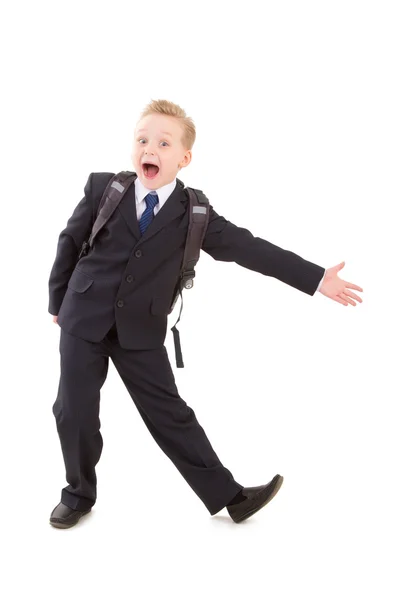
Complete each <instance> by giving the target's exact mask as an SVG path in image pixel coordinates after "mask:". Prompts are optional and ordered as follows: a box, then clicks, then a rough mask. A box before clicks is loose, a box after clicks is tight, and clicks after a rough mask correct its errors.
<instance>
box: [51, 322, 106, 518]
mask: <svg viewBox="0 0 400 600" xmlns="http://www.w3.org/2000/svg"><path fill="white" fill-rule="evenodd" d="M108 362H109V358H108V356H107V352H106V349H105V346H104V344H103V343H102V342H100V343H98V344H96V343H93V342H87V341H85V340H82V339H80V338H77V337H75V336H72V335H70V334H68V333H66V332H65V331H63V330H62V329H61V330H60V367H61V373H60V382H59V387H58V394H57V399H56V401H55V402H54V404H53V407H52V410H53V414H54V417H55V419H56V425H57V431H58V435H59V438H60V444H61V450H62V454H63V458H64V464H65V471H66V480H67V482H68V484H69V485H67V486H66V487H65V488H63V489H62V492H61V501H62V502H63V503H64V504H66V505H67V506H69V507H70V508H74V509H76V510H87V509H88V508H91V507H92V506H93V505H94V503H95V501H96V496H97V478H96V471H95V465H96V464H97V462H98V461H99V459H100V455H101V451H102V448H103V439H102V436H101V433H100V418H99V411H100V388H101V387H102V385H103V384H104V382H105V380H106V377H107V371H108Z"/></svg>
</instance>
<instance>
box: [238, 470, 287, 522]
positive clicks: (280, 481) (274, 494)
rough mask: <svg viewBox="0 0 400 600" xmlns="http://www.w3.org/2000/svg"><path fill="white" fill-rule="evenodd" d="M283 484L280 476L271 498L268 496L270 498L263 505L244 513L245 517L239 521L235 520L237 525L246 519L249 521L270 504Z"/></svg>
mask: <svg viewBox="0 0 400 600" xmlns="http://www.w3.org/2000/svg"><path fill="white" fill-rule="evenodd" d="M282 483H283V477H282V475H280V476H279V479H277V481H276V484H275V487H274V490H273V492H272V493H271V495H270V496H268V498H267V499H266V500H265V502H263V503H262V504H260V506H255V507H254V508H252V509H251V510H249V511H248V512H247V513H244V515H242V516H241V517H240V518H239V519H237V520H235V523H241V522H242V521H244V520H245V519H248V518H249V517H251V516H252V515H254V513H256V512H257V511H259V510H260V509H261V508H263V507H264V506H266V505H267V504H268V502H271V500H272V498H274V497H275V496H276V494H277V493H278V492H279V490H280V489H281V486H282Z"/></svg>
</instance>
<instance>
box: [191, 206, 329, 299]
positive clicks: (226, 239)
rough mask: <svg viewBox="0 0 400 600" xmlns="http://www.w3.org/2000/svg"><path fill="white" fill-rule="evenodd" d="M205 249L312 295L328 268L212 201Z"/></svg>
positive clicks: (205, 237) (213, 254)
mask: <svg viewBox="0 0 400 600" xmlns="http://www.w3.org/2000/svg"><path fill="white" fill-rule="evenodd" d="M202 249H203V250H204V251H205V252H207V254H209V255H210V256H212V257H213V258H214V259H215V260H221V261H226V262H228V261H229V262H235V263H237V264H238V265H240V266H242V267H245V268H246V269H250V270H251V271H256V272H258V273H261V274H262V275H267V276H269V277H275V278H276V279H279V280H280V281H282V282H283V283H286V284H287V285H290V286H292V287H294V288H296V289H298V290H300V291H302V292H304V293H306V294H309V295H310V296H313V295H314V294H315V292H316V290H317V287H318V284H319V282H320V281H321V278H322V276H323V274H324V272H325V269H324V268H323V267H321V266H320V265H317V264H315V263H312V262H309V261H308V260H305V259H304V258H302V257H301V256H299V255H298V254H295V253H294V252H290V251H289V250H284V249H283V248H280V247H279V246H276V245H275V244H271V242H268V241H267V240H264V239H263V238H260V237H254V236H253V234H252V233H250V231H249V230H248V229H244V228H243V227H238V226H236V225H234V224H233V223H231V222H230V221H227V220H226V219H225V218H224V217H222V216H220V215H219V214H218V213H217V212H216V211H215V210H214V208H213V207H212V206H211V204H210V216H209V222H208V227H207V230H206V233H205V236H204V240H203V244H202Z"/></svg>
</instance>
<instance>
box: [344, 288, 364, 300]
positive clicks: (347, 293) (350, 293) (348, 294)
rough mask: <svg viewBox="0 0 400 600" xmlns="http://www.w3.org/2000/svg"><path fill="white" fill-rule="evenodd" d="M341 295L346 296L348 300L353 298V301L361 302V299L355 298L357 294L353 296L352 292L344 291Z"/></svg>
mask: <svg viewBox="0 0 400 600" xmlns="http://www.w3.org/2000/svg"><path fill="white" fill-rule="evenodd" d="M343 293H344V294H346V296H349V297H350V298H354V299H355V300H358V301H359V302H362V298H360V296H357V294H353V292H349V290H345V291H344V292H343Z"/></svg>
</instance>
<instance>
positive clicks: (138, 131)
mask: <svg viewBox="0 0 400 600" xmlns="http://www.w3.org/2000/svg"><path fill="white" fill-rule="evenodd" d="M141 131H146V129H138V130H137V132H136V133H140V132H141ZM161 133H164V134H165V135H170V136H171V137H172V134H171V133H170V132H169V131H162V132H161Z"/></svg>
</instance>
